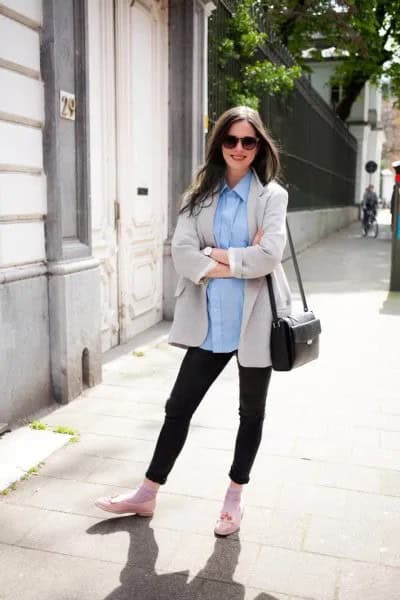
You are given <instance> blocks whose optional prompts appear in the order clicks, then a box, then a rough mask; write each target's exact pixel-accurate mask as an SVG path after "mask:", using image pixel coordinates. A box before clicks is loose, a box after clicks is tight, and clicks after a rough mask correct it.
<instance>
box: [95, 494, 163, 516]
mask: <svg viewBox="0 0 400 600" xmlns="http://www.w3.org/2000/svg"><path fill="white" fill-rule="evenodd" d="M131 496H132V494H120V495H119V496H104V497H103V498H98V499H97V500H95V506H97V507H98V508H101V509H102V510H105V511H107V512H110V513H114V514H116V515H128V514H131V515H132V514H135V515H138V516H139V517H152V516H153V513H154V509H155V507H156V499H155V498H153V500H148V501H147V502H132V500H131V501H129V499H128V498H129V497H131Z"/></svg>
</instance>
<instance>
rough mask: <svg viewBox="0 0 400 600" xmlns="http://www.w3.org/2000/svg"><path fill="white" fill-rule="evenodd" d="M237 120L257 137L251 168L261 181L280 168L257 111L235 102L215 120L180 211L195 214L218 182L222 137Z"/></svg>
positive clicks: (222, 165) (222, 169) (221, 167)
mask: <svg viewBox="0 0 400 600" xmlns="http://www.w3.org/2000/svg"><path fill="white" fill-rule="evenodd" d="M237 121H247V122H248V123H250V125H252V126H253V127H254V129H255V131H256V135H257V137H258V138H259V142H258V148H257V154H256V156H255V158H254V160H253V163H252V168H253V169H254V170H255V171H256V173H257V175H258V177H259V179H260V181H261V183H262V184H263V185H265V184H267V183H268V182H269V181H271V180H272V179H274V178H276V177H278V175H279V171H280V161H279V152H278V148H277V145H276V144H275V142H274V140H273V139H272V137H271V136H270V134H269V133H268V132H267V131H266V129H265V127H264V125H263V123H262V121H261V118H260V115H259V114H258V112H257V111H256V110H253V109H252V108H249V107H248V106H236V107H235V108H231V109H229V110H227V111H225V112H224V113H223V114H222V115H221V116H220V117H219V119H218V121H217V122H216V124H215V126H214V129H213V132H212V134H211V137H210V139H209V142H208V146H207V153H206V162H205V163H204V165H203V166H202V167H200V169H199V171H198V173H197V175H196V176H195V178H194V180H193V182H192V184H191V186H190V187H189V188H188V189H187V190H186V192H185V194H184V198H185V200H184V206H183V207H182V208H181V212H183V211H184V210H189V212H190V214H191V215H192V214H194V212H195V209H198V211H200V210H201V209H202V207H203V204H204V201H205V199H206V198H207V197H208V196H209V195H210V193H212V192H213V191H215V190H216V189H217V187H218V186H219V185H220V184H221V182H222V179H223V177H224V174H225V170H226V163H225V160H224V158H223V155H222V150H221V146H222V141H223V139H224V137H225V136H226V134H227V133H228V131H229V129H230V127H231V125H232V124H233V123H236V122H237Z"/></svg>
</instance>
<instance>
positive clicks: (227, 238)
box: [200, 171, 252, 352]
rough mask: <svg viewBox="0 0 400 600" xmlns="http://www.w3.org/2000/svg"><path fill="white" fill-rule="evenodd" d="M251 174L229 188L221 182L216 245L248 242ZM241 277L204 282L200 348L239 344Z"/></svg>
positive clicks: (219, 348)
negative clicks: (204, 334)
mask: <svg viewBox="0 0 400 600" xmlns="http://www.w3.org/2000/svg"><path fill="white" fill-rule="evenodd" d="M251 178H252V173H251V171H249V172H248V173H247V175H245V176H244V177H243V178H242V179H241V180H240V181H239V182H238V183H237V184H236V186H235V187H234V188H233V189H230V188H229V187H228V185H227V183H226V182H225V183H224V184H223V186H222V188H221V191H220V193H219V197H218V205H217V208H216V211H215V217H214V237H215V241H216V244H217V248H223V249H226V250H227V249H228V248H245V247H246V246H248V245H249V231H248V225H247V198H248V195H249V190H250V184H251ZM244 286H245V280H244V279H238V278H236V277H232V278H226V279H223V278H220V279H217V278H215V279H210V280H209V282H208V284H207V309H208V333H207V337H206V339H205V340H204V342H203V344H202V345H201V346H200V348H203V349H204V350H211V351H212V352H232V351H233V350H236V349H237V348H238V346H239V338H240V329H241V326H242V313H243V303H244Z"/></svg>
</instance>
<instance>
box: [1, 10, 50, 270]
mask: <svg viewBox="0 0 400 600" xmlns="http://www.w3.org/2000/svg"><path fill="white" fill-rule="evenodd" d="M41 25H42V2H41V0H8V1H7V0H4V1H3V2H2V3H1V5H0V89H1V94H0V269H1V268H10V267H21V266H23V265H26V264H29V265H32V264H35V263H39V264H40V263H42V262H43V261H44V260H45V239H44V219H45V215H46V189H45V177H44V174H43V150H42V127H43V123H44V91H43V82H42V81H41V75H40V28H41Z"/></svg>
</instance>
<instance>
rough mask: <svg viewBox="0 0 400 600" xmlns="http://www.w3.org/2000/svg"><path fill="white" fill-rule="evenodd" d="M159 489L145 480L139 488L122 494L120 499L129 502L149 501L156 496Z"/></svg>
mask: <svg viewBox="0 0 400 600" xmlns="http://www.w3.org/2000/svg"><path fill="white" fill-rule="evenodd" d="M157 492H158V489H156V488H153V487H151V486H150V485H148V484H147V483H145V482H143V483H142V484H141V485H140V486H139V487H138V489H137V490H134V491H133V492H128V493H127V494H121V496H118V499H121V500H122V499H123V500H125V501H127V502H135V503H136V502H148V501H149V500H153V498H155V497H156V495H157Z"/></svg>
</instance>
